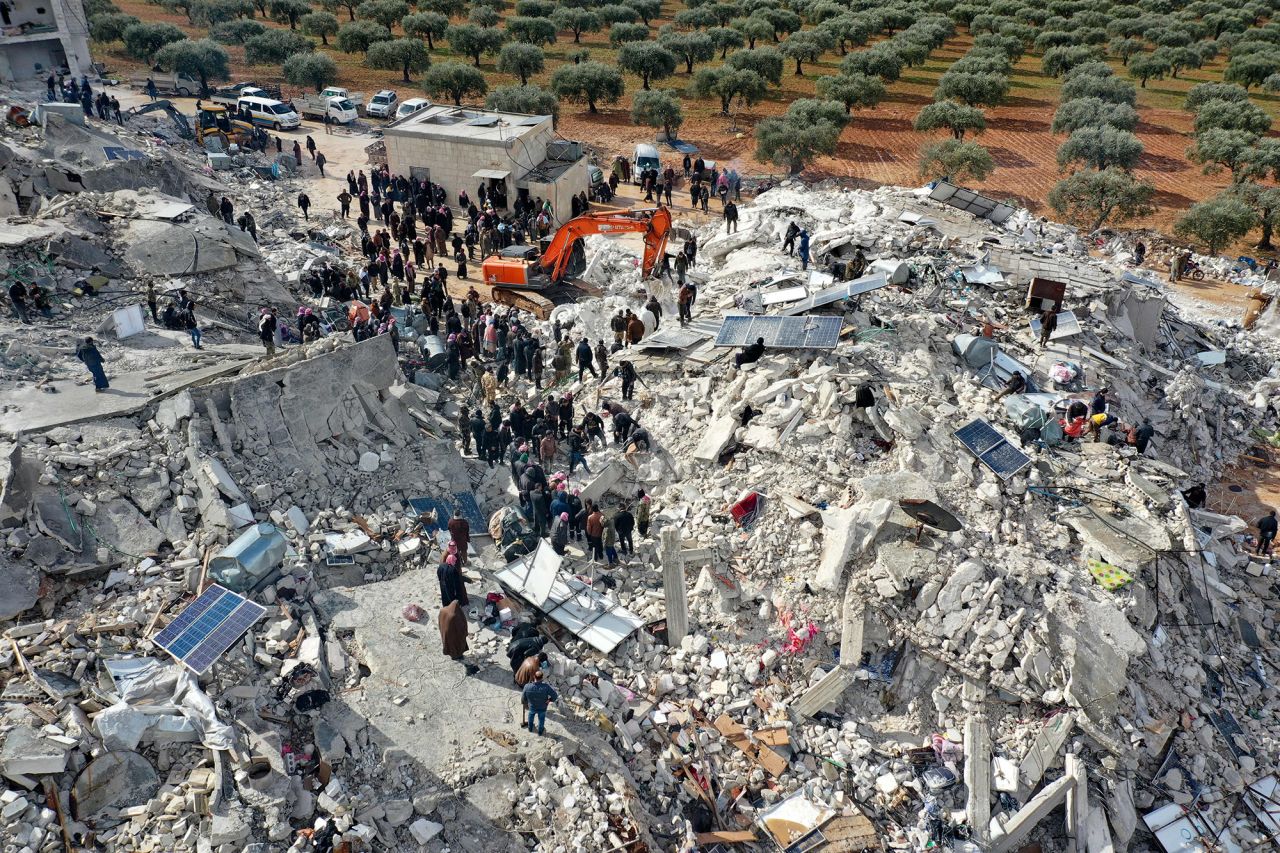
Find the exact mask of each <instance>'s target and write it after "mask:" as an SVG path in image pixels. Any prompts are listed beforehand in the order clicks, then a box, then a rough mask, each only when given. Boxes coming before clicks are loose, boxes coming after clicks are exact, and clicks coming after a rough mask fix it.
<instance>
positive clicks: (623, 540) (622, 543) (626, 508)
mask: <svg viewBox="0 0 1280 853" xmlns="http://www.w3.org/2000/svg"><path fill="white" fill-rule="evenodd" d="M635 528H636V518H635V516H634V515H632V514H631V507H630V504H626V503H624V504H623V505H622V507H621V508H620V509H619V510H618V512H617V514H616V515H614V517H613V529H614V530H616V531H617V533H618V549H619V550H620V551H621V552H622V555H623V556H624V557H630V556H634V555H635V552H636V551H635V543H634V542H633V540H632V533H633V531H634V530H635Z"/></svg>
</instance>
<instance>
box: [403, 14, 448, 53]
mask: <svg viewBox="0 0 1280 853" xmlns="http://www.w3.org/2000/svg"><path fill="white" fill-rule="evenodd" d="M400 26H401V28H402V29H403V30H404V31H405V34H406V35H411V36H414V37H415V38H420V39H426V40H427V49H428V50H435V49H436V39H440V38H444V34H445V33H446V32H448V30H449V18H448V17H447V16H445V15H442V14H440V13H439V12H416V13H414V14H412V15H405V16H404V17H403V18H401V19H400Z"/></svg>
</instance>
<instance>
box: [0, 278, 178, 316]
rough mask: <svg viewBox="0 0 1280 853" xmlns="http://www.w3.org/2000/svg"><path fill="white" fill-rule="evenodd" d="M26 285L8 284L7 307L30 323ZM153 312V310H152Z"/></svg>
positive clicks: (20, 283) (17, 282)
mask: <svg viewBox="0 0 1280 853" xmlns="http://www.w3.org/2000/svg"><path fill="white" fill-rule="evenodd" d="M27 295H28V294H27V286H26V285H25V284H23V283H22V282H20V281H15V282H14V283H13V284H11V285H9V307H10V308H12V309H13V316H15V317H17V318H18V319H19V320H21V321H22V322H23V323H25V324H26V325H28V326H30V325H31V317H30V315H29V314H28V313H27ZM152 313H153V314H154V313H155V312H154V311H153V312H152Z"/></svg>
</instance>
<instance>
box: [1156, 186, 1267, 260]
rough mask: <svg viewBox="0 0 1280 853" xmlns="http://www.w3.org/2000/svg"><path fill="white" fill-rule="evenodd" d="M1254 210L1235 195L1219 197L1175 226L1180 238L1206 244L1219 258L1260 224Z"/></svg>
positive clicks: (1197, 207) (1197, 206)
mask: <svg viewBox="0 0 1280 853" xmlns="http://www.w3.org/2000/svg"><path fill="white" fill-rule="evenodd" d="M1257 221H1258V218H1257V216H1256V214H1254V212H1253V209H1252V208H1251V207H1249V205H1248V204H1246V203H1245V202H1244V201H1242V200H1241V199H1240V198H1237V197H1236V196H1233V195H1218V196H1215V197H1213V198H1211V199H1209V200H1208V201H1202V202H1200V203H1199V204H1194V205H1192V206H1191V208H1190V209H1189V210H1188V211H1187V212H1186V213H1185V214H1183V215H1182V217H1180V218H1179V219H1178V221H1177V222H1175V223H1174V225H1173V230H1174V232H1175V233H1177V234H1178V235H1179V236H1182V237H1185V238H1189V239H1191V240H1196V241H1198V242H1200V243H1202V244H1204V246H1205V248H1206V249H1207V250H1208V252H1209V254H1211V255H1216V254H1218V253H1219V252H1220V251H1221V250H1222V249H1223V248H1224V247H1225V246H1227V245H1228V244H1230V243H1231V242H1232V241H1234V240H1239V239H1240V238H1241V237H1243V236H1244V235H1246V234H1248V233H1249V231H1250V230H1252V229H1253V227H1254V226H1255V225H1256V224H1257Z"/></svg>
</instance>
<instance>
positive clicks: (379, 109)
mask: <svg viewBox="0 0 1280 853" xmlns="http://www.w3.org/2000/svg"><path fill="white" fill-rule="evenodd" d="M399 105H400V101H399V99H398V98H397V97H396V93H395V91H394V90H392V89H383V90H382V91H381V92H379V93H378V94H376V95H374V96H373V97H372V98H370V99H369V103H368V104H366V105H365V108H364V112H365V115H370V116H375V117H377V118H391V117H392V116H393V115H395V114H396V107H398V106H399Z"/></svg>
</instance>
